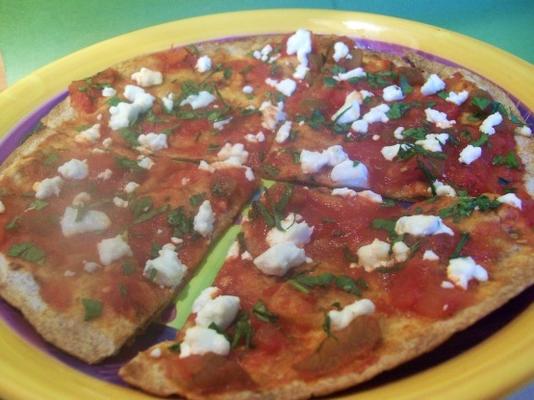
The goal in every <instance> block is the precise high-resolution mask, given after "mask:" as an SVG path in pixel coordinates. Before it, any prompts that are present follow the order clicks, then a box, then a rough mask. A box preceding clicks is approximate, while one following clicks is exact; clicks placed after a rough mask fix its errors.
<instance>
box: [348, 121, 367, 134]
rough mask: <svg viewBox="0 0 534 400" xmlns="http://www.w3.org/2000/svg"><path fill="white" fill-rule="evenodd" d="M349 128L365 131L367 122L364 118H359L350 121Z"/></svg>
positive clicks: (355, 130) (360, 131) (359, 131)
mask: <svg viewBox="0 0 534 400" xmlns="http://www.w3.org/2000/svg"><path fill="white" fill-rule="evenodd" d="M350 129H352V130H353V131H354V132H358V133H367V131H368V130H369V123H368V122H367V121H366V120H364V119H359V120H357V121H354V122H353V123H352V125H351V126H350Z"/></svg>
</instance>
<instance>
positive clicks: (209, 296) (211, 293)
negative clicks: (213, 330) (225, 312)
mask: <svg viewBox="0 0 534 400" xmlns="http://www.w3.org/2000/svg"><path fill="white" fill-rule="evenodd" d="M219 293H220V289H219V288H218V287H215V286H209V287H207V288H205V289H204V290H202V292H200V294H199V295H198V297H197V298H196V299H195V301H194V302H193V307H192V309H191V310H192V311H193V312H194V313H195V314H197V313H198V312H199V311H200V310H202V308H203V307H204V306H205V305H206V304H208V303H209V302H210V301H212V300H213V299H214V298H215V297H217V296H218V295H219Z"/></svg>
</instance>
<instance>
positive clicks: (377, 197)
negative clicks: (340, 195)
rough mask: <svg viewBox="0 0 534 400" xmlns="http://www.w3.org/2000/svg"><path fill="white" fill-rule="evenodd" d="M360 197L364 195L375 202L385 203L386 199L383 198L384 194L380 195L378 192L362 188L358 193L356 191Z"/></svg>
mask: <svg viewBox="0 0 534 400" xmlns="http://www.w3.org/2000/svg"><path fill="white" fill-rule="evenodd" d="M356 194H357V196H359V197H364V198H366V199H367V200H369V201H372V202H373V203H383V202H384V200H383V199H382V196H380V195H379V194H378V193H375V192H373V191H372V190H362V191H360V192H358V193H356Z"/></svg>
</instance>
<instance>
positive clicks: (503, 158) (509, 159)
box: [491, 151, 521, 169]
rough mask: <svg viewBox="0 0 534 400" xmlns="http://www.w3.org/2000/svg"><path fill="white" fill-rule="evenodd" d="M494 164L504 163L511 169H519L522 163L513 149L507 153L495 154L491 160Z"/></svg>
mask: <svg viewBox="0 0 534 400" xmlns="http://www.w3.org/2000/svg"><path fill="white" fill-rule="evenodd" d="M491 164H492V165H503V166H505V167H507V168H510V169H519V168H520V167H521V164H520V163H519V160H518V159H517V157H516V156H515V154H514V152H513V151H510V152H508V153H507V154H503V155H498V156H495V157H494V158H493V160H492V162H491Z"/></svg>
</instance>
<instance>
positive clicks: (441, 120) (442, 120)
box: [425, 108, 456, 129]
mask: <svg viewBox="0 0 534 400" xmlns="http://www.w3.org/2000/svg"><path fill="white" fill-rule="evenodd" d="M425 115H426V120H427V121H428V122H432V123H433V124H435V125H436V127H438V128H440V129H449V128H451V127H452V126H453V125H454V124H456V121H455V120H450V121H449V120H448V119H447V114H445V113H444V112H441V111H438V110H434V109H432V108H426V109H425Z"/></svg>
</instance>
